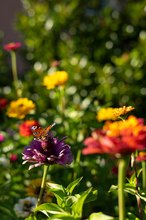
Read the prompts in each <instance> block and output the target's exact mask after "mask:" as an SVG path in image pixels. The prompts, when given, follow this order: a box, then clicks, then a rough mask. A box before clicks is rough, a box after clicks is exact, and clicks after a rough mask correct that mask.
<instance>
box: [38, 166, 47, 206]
mask: <svg viewBox="0 0 146 220" xmlns="http://www.w3.org/2000/svg"><path fill="white" fill-rule="evenodd" d="M48 167H49V166H47V165H44V171H43V178H42V183H41V189H40V193H39V197H38V201H37V205H36V207H37V206H38V205H40V204H41V200H42V196H43V192H44V189H45V183H46V178H47V172H48Z"/></svg>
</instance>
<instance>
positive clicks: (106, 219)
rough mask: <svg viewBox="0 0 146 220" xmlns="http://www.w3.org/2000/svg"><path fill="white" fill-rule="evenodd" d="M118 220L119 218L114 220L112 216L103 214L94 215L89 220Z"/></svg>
mask: <svg viewBox="0 0 146 220" xmlns="http://www.w3.org/2000/svg"><path fill="white" fill-rule="evenodd" d="M116 219H117V220H118V218H114V217H112V216H109V215H105V214H103V213H102V212H98V213H92V214H91V215H90V216H89V220H116Z"/></svg>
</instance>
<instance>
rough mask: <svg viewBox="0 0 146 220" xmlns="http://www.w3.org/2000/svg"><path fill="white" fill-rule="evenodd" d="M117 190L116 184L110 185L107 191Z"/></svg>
mask: <svg viewBox="0 0 146 220" xmlns="http://www.w3.org/2000/svg"><path fill="white" fill-rule="evenodd" d="M117 190H118V186H115V185H112V186H111V187H110V189H109V191H108V192H113V191H117Z"/></svg>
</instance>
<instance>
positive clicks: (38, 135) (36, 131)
mask: <svg viewBox="0 0 146 220" xmlns="http://www.w3.org/2000/svg"><path fill="white" fill-rule="evenodd" d="M54 125H55V123H53V124H52V125H49V126H48V127H47V128H41V127H39V126H32V127H31V131H32V134H33V136H34V138H35V139H41V140H45V139H46V138H47V136H48V133H49V131H50V130H51V128H52V127H53V126H54Z"/></svg>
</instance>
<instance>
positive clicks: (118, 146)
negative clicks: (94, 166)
mask: <svg viewBox="0 0 146 220" xmlns="http://www.w3.org/2000/svg"><path fill="white" fill-rule="evenodd" d="M84 144H85V145H86V147H85V148H84V149H83V150H82V153H83V154H84V155H87V154H111V155H115V156H119V155H123V154H130V153H132V152H134V151H136V150H142V149H144V148H145V146H146V126H144V124H143V121H142V120H139V119H137V118H136V117H134V116H130V117H129V118H128V119H127V120H125V121H118V122H107V123H106V124H105V126H104V127H103V129H97V130H95V131H93V132H92V135H91V137H88V138H86V139H85V141H84Z"/></svg>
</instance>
